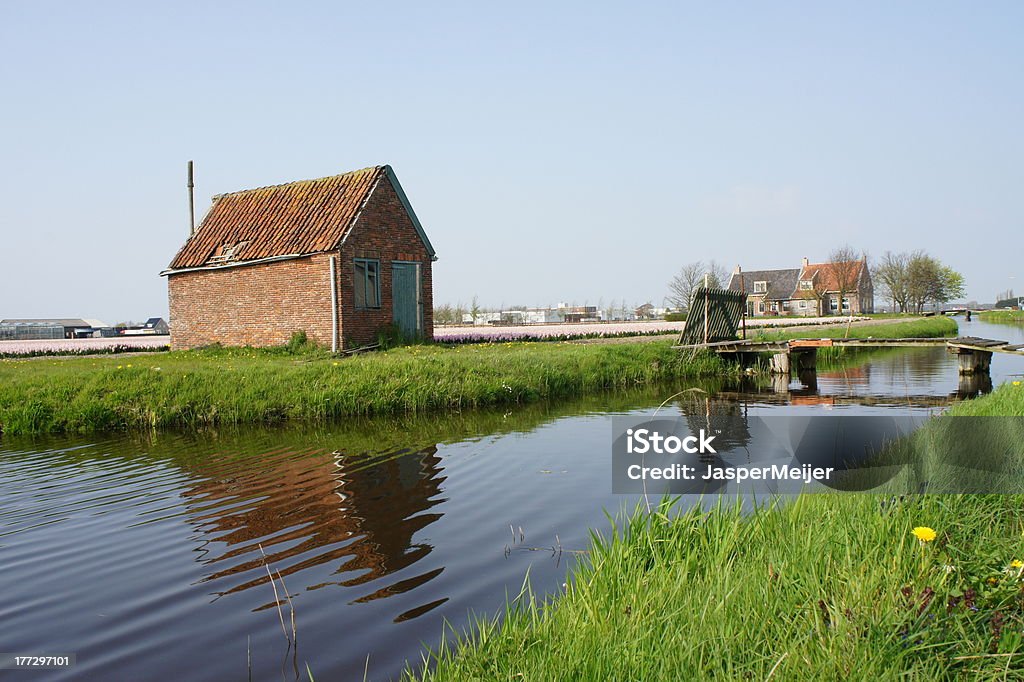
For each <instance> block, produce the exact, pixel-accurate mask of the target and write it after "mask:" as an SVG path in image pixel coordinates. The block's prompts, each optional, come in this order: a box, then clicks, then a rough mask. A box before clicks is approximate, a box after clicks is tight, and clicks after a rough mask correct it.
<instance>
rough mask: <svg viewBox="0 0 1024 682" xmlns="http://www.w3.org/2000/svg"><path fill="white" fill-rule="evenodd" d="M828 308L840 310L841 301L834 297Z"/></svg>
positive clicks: (829, 301)
mask: <svg viewBox="0 0 1024 682" xmlns="http://www.w3.org/2000/svg"><path fill="white" fill-rule="evenodd" d="M828 307H829V308H831V309H832V310H839V300H838V299H837V298H835V297H834V296H833V297H832V298H830V299H829V300H828Z"/></svg>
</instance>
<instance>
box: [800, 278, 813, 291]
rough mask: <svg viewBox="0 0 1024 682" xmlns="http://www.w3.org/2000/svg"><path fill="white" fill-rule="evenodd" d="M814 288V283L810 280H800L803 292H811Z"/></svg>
mask: <svg viewBox="0 0 1024 682" xmlns="http://www.w3.org/2000/svg"><path fill="white" fill-rule="evenodd" d="M813 288H814V282H812V281H811V280H809V279H802V280H800V289H801V290H803V291H810V290H811V289H813Z"/></svg>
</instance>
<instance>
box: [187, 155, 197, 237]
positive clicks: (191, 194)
mask: <svg viewBox="0 0 1024 682" xmlns="http://www.w3.org/2000/svg"><path fill="white" fill-rule="evenodd" d="M195 186H196V185H195V183H194V182H192V162H191V161H189V162H188V233H189V234H190V235H193V234H195V233H196V201H195V190H194V187H195Z"/></svg>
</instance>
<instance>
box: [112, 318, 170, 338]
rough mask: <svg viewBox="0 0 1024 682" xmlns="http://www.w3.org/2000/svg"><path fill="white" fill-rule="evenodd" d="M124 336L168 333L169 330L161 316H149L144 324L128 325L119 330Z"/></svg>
mask: <svg viewBox="0 0 1024 682" xmlns="http://www.w3.org/2000/svg"><path fill="white" fill-rule="evenodd" d="M121 333H122V334H124V335H125V336H160V335H164V334H170V333H171V330H170V328H169V327H168V326H167V322H166V321H164V318H162V317H151V318H149V319H148V320H146V322H145V323H144V324H141V325H139V326H136V327H128V328H127V329H125V330H124V331H122V332H121Z"/></svg>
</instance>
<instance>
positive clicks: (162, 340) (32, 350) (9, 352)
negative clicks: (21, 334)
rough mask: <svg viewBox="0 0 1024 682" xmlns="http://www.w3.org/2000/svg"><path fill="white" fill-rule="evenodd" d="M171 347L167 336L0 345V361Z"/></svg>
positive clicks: (116, 337) (1, 343)
mask: <svg viewBox="0 0 1024 682" xmlns="http://www.w3.org/2000/svg"><path fill="white" fill-rule="evenodd" d="M170 343H171V337H169V336H115V337H112V338H106V339H39V340H33V341H0V357H29V356H33V355H91V354H94V353H128V352H136V351H149V350H166V349H167V348H168V346H169V345H170Z"/></svg>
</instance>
